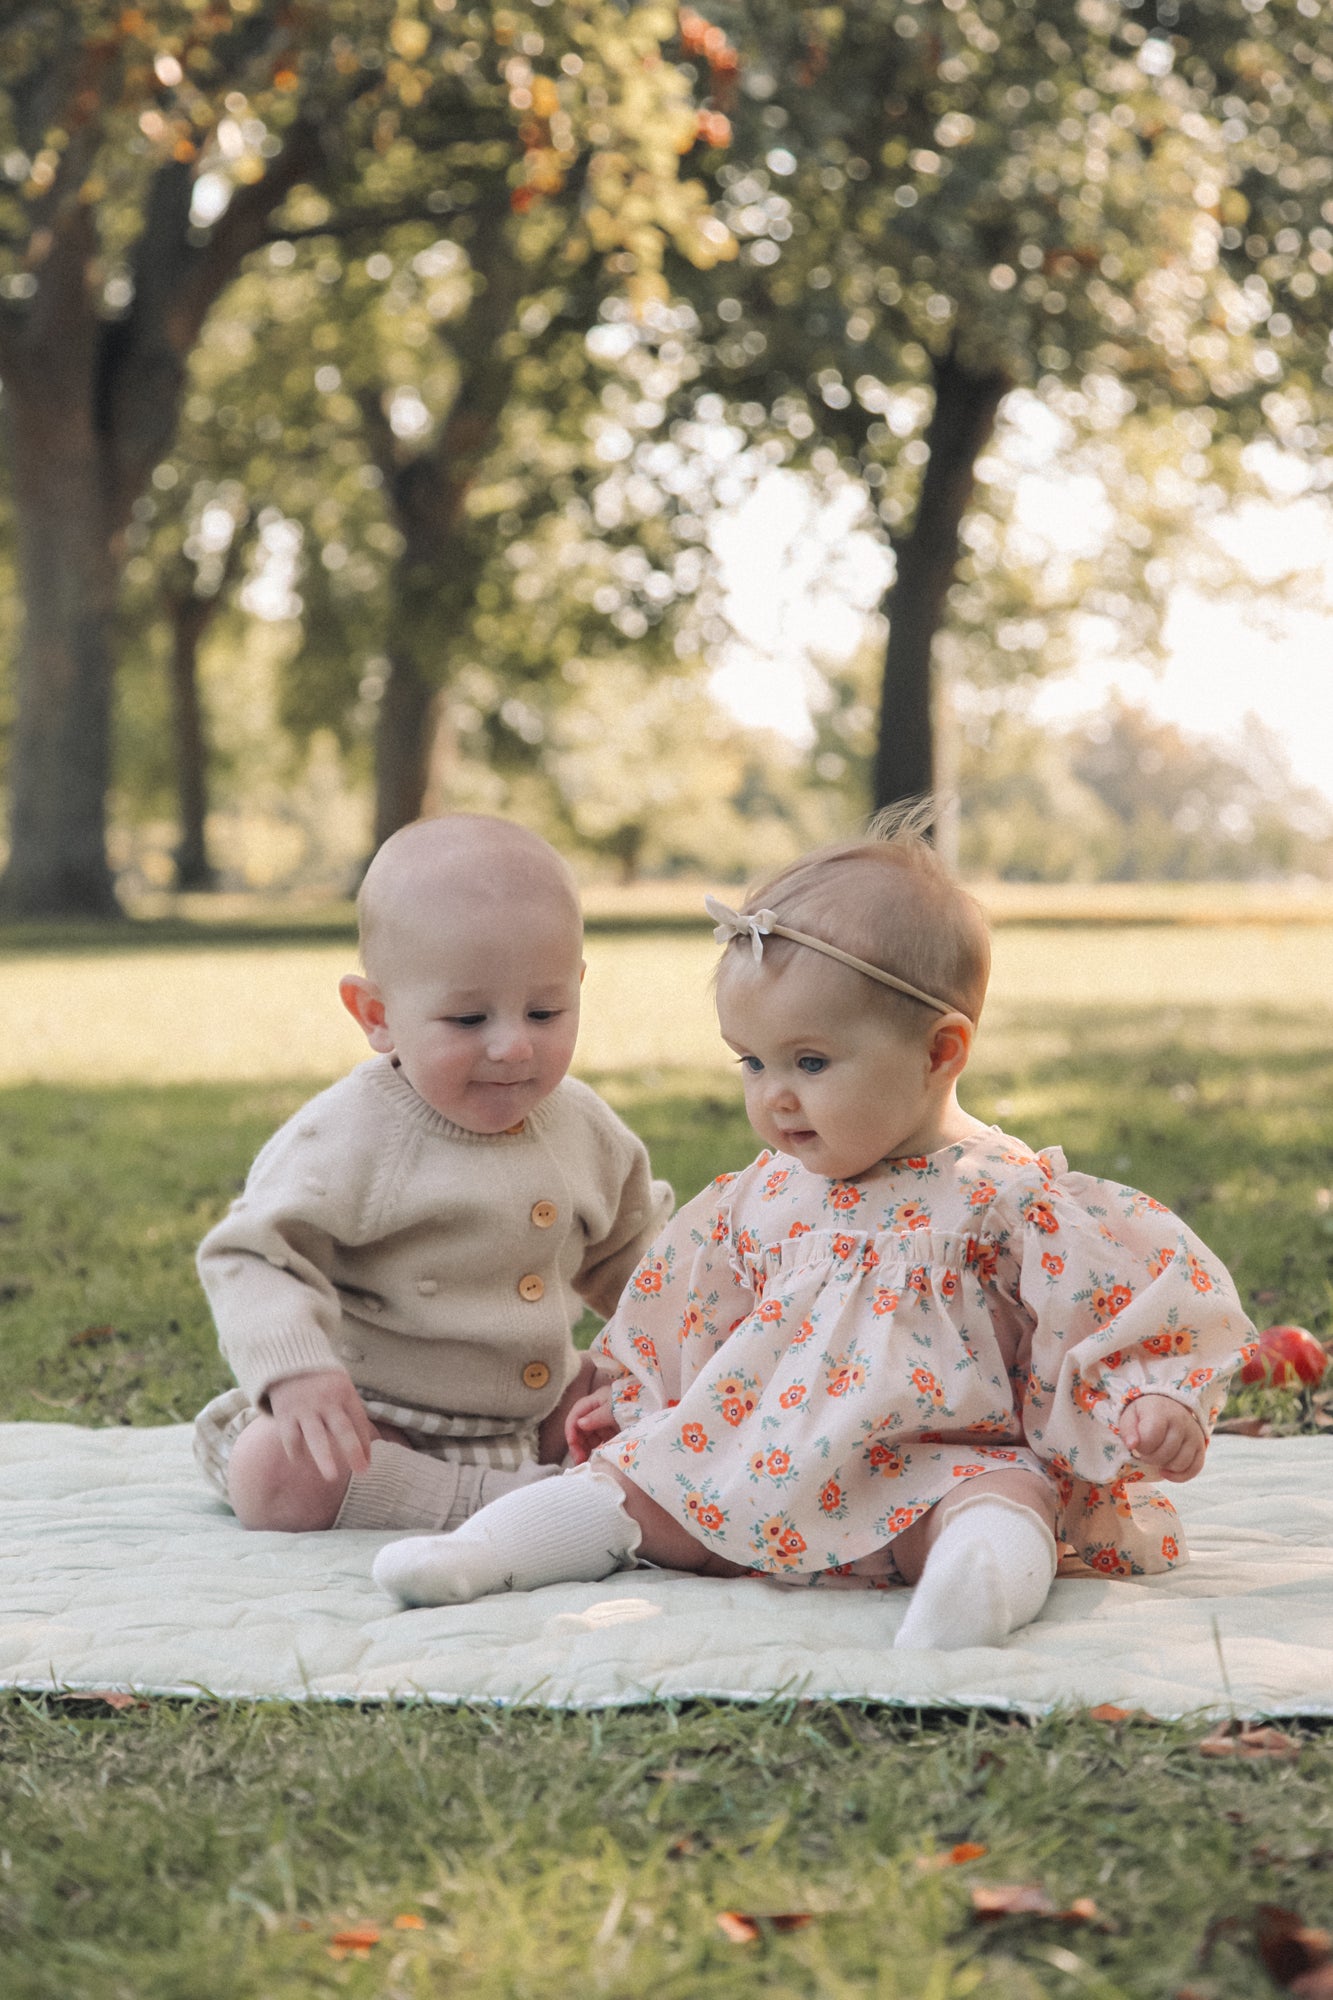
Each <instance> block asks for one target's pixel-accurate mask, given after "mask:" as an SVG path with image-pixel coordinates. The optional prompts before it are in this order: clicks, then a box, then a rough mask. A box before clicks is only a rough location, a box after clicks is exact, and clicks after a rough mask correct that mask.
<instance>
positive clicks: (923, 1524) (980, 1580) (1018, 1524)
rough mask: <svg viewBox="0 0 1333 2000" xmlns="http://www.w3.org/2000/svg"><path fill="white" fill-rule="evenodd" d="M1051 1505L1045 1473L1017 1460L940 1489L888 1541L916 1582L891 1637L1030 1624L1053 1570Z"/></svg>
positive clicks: (962, 1640) (954, 1641)
mask: <svg viewBox="0 0 1333 2000" xmlns="http://www.w3.org/2000/svg"><path fill="white" fill-rule="evenodd" d="M1055 1512H1056V1495H1055V1488H1054V1486H1053V1485H1052V1483H1051V1481H1050V1480H1049V1479H1047V1478H1045V1477H1044V1475H1043V1474H1041V1473H1038V1472H1029V1471H1026V1470H1023V1469H1021V1468H1019V1467H1014V1468H1013V1469H1012V1470H1009V1469H1006V1470H1004V1471H999V1472H990V1473H983V1474H982V1475H981V1477H980V1478H977V1479H971V1480H969V1481H968V1483H967V1484H966V1485H965V1486H956V1487H955V1488H954V1489H953V1491H952V1492H951V1493H948V1494H946V1495H945V1497H944V1499H943V1500H941V1501H939V1502H938V1504H937V1505H936V1506H934V1507H932V1508H931V1510H930V1512H929V1514H927V1515H925V1516H924V1517H923V1518H922V1519H921V1520H920V1521H918V1522H916V1523H914V1524H913V1526H912V1527H911V1528H908V1529H906V1530H905V1531H904V1532H903V1533H902V1534H901V1535H899V1537H898V1538H897V1540H896V1541H895V1542H894V1544H893V1553H894V1558H895V1560H896V1561H897V1564H898V1567H899V1569H900V1571H901V1572H902V1575H903V1576H904V1578H905V1579H906V1581H907V1582H909V1583H915V1585H916V1588H915V1590H914V1591H913V1593H912V1601H911V1603H910V1604H909V1606H908V1608H907V1616H906V1617H905V1618H904V1620H903V1622H902V1625H901V1626H900V1628H899V1631H898V1636H897V1638H896V1639H895V1640H894V1644H895V1646H901V1647H905V1648H912V1649H931V1648H938V1649H940V1650H951V1649H953V1648H955V1647H961V1646H998V1645H1000V1644H1001V1643H1002V1641H1003V1640H1004V1639H1006V1638H1007V1637H1008V1635H1009V1633H1011V1632H1014V1631H1016V1630H1017V1629H1018V1627H1019V1626H1020V1625H1026V1624H1029V1623H1030V1622H1031V1620H1032V1619H1034V1618H1035V1617H1036V1616H1037V1613H1038V1612H1039V1611H1040V1610H1041V1607H1042V1605H1043V1604H1044V1603H1045V1602H1046V1598H1047V1595H1048V1593H1049V1591H1050V1587H1051V1582H1052V1579H1053V1578H1054V1575H1055V1563H1056V1554H1057V1551H1056V1546H1055V1534H1054V1527H1055Z"/></svg>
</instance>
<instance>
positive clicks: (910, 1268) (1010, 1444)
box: [593, 1127, 1254, 1583]
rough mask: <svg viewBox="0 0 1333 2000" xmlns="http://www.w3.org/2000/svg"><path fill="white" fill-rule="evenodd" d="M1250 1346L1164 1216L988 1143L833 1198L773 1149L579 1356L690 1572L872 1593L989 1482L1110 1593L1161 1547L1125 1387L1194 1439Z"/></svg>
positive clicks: (699, 1200) (894, 1167) (1173, 1548)
mask: <svg viewBox="0 0 1333 2000" xmlns="http://www.w3.org/2000/svg"><path fill="white" fill-rule="evenodd" d="M1253 1336H1254V1329H1253V1328H1252V1326H1251V1325H1250V1322H1249V1321H1248V1320H1247V1318H1246V1317H1245V1314H1244V1312H1243V1311H1242V1309H1241V1306H1240V1302H1239V1300H1238V1298H1237V1295H1236V1290H1235V1286H1234V1285H1233V1283H1232V1281H1231V1278H1230V1276H1229V1275H1228V1273H1227V1272H1226V1270H1225V1269H1224V1268H1223V1266H1222V1265H1221V1264H1220V1263H1219V1262H1218V1261H1217V1259H1216V1258H1215V1257H1213V1256H1212V1255H1211V1254H1210V1253H1209V1251H1208V1250H1207V1249H1205V1247H1204V1245H1203V1244H1202V1243H1201V1242H1200V1241H1199V1239H1198V1237H1197V1236H1195V1235H1194V1234H1193V1232H1192V1231H1191V1230H1190V1229H1188V1228H1187V1227H1186V1225H1185V1224H1184V1223H1183V1222H1182V1221H1181V1220H1180V1218H1179V1217H1178V1216H1176V1215H1173V1214H1172V1213H1171V1211H1170V1210H1169V1209H1166V1208H1164V1207H1163V1206H1162V1204H1161V1203H1160V1202H1157V1201H1153V1200H1152V1199H1151V1198H1150V1197H1149V1196H1147V1195H1144V1194H1139V1193H1138V1192H1137V1191H1136V1190H1135V1189H1133V1188H1128V1187H1122V1186H1119V1185H1118V1184H1117V1183H1115V1182H1112V1181H1104V1180H1097V1179H1094V1178H1093V1177H1092V1176H1090V1175H1088V1174H1082V1173H1071V1172H1070V1171H1069V1169H1068V1168H1067V1166H1066V1164H1065V1160H1064V1156H1063V1155H1062V1154H1061V1153H1060V1152H1059V1151H1058V1150H1056V1149H1052V1150H1050V1151H1048V1152H1046V1153H1034V1152H1033V1151H1031V1149H1030V1148H1029V1147H1027V1146H1026V1145H1024V1144H1023V1143H1022V1141H1021V1140H1018V1139H1011V1138H1009V1137H1007V1136H1006V1135H1005V1134H1004V1133H1003V1132H1001V1131H999V1130H998V1129H997V1128H995V1127H992V1128H990V1129H989V1130H987V1131H985V1132H980V1133H977V1134H976V1135H974V1136H972V1137H969V1138H967V1139H964V1140H962V1141H960V1142H959V1143H957V1144H955V1145H951V1146H946V1147H944V1148H943V1149H942V1150H941V1151H939V1152H936V1153H932V1154H930V1155H928V1156H922V1157H919V1158H914V1159H903V1160H886V1161H883V1162H881V1163H880V1164H879V1165H878V1166H876V1167H873V1168H872V1169H871V1170H870V1171H869V1172H867V1173H865V1174H859V1175H857V1176H856V1177H855V1178H854V1179H850V1180H845V1181H830V1180H827V1179H825V1178H823V1177H821V1176H819V1175H817V1174H813V1173H810V1172H809V1171H808V1170H807V1169H806V1168H804V1167H803V1166H801V1165H800V1163H799V1162H798V1161H796V1160H794V1159H791V1158H790V1157H788V1156H787V1155H785V1154H782V1153H771V1152H765V1153H761V1154H760V1156H759V1158H758V1159H757V1160H755V1161H754V1162H753V1164H752V1165H750V1166H748V1167H746V1168H745V1169H744V1170H743V1172H741V1173H738V1174H723V1175H721V1176H720V1178H719V1179H718V1180H717V1181H716V1182H714V1183H713V1184H712V1185H711V1186H710V1187H708V1188H705V1189H704V1191H703V1193H702V1194H700V1195H698V1196H696V1198H695V1199H694V1200H693V1201H691V1202H689V1203H688V1204H687V1205H686V1206H685V1207H684V1208H683V1209H681V1210H680V1212H679V1213H678V1214H677V1215H676V1217H675V1218H674V1220H673V1221H672V1222H671V1223H670V1224H668V1226H667V1228H666V1230H665V1231H664V1232H663V1233H662V1235H660V1236H659V1237H658V1238H657V1240H656V1242H655V1243H654V1244H653V1246H652V1248H651V1249H650V1251H649V1252H648V1254H647V1256H646V1257H645V1258H644V1260H643V1262H642V1263H641V1264H640V1266H639V1269H638V1271H637V1272H636V1274H635V1276H634V1277H633V1278H632V1279H631V1281H630V1284H629V1286H628V1288H627V1289H626V1291H625V1293H624V1295H623V1297H622V1299H621V1302H620V1305H619V1307H618V1309H617V1311H616V1314H615V1317H614V1318H613V1319H611V1320H610V1321H608V1323H607V1324H606V1326H605V1327H603V1329H602V1331H601V1333H600V1334H599V1335H598V1337H597V1340H596V1342H595V1343H594V1347H593V1353H594V1355H595V1356H596V1358H597V1360H598V1362H599V1364H600V1366H601V1367H602V1369H603V1370H605V1371H607V1372H609V1373H610V1374H611V1375H612V1377H613V1383H612V1393H613V1407H614V1410H615V1415H616V1419H617V1422H618V1423H619V1424H620V1426H621V1434H620V1435H619V1436H618V1437H616V1438H614V1439H613V1440H611V1441H610V1442H609V1443H607V1444H604V1445H602V1446H601V1447H600V1448H599V1450H600V1455H601V1456H602V1457H604V1458H606V1459H608V1460H609V1461H610V1462H611V1463H612V1464H613V1465H617V1466H620V1467H622V1468H623V1469H624V1471H625V1472H626V1473H627V1474H628V1476H629V1477H630V1478H631V1479H632V1480H633V1481H634V1482H635V1484H636V1485H638V1486H639V1487H641V1488H642V1489H643V1490H644V1491H645V1492H646V1493H648V1494H649V1495H651V1497H652V1498H653V1499H654V1500H656V1501H657V1502H658V1504H659V1505H660V1506H662V1507H664V1508H665V1509H666V1510H667V1512H668V1513H669V1514H672V1515H673V1516H674V1517H675V1518H676V1519H677V1520H678V1521H680V1522H681V1523H682V1525H683V1526H685V1527H686V1528H688V1529H689V1530H690V1531H691V1533H693V1534H694V1535H695V1536H696V1537H697V1539H698V1540H699V1541H700V1542H702V1543H703V1544H704V1545H705V1546H706V1547H707V1548H709V1549H710V1550H712V1551H714V1552H716V1553H718V1554H721V1555H723V1556H726V1557H728V1558H730V1559H731V1560H732V1561H734V1562H738V1563H741V1564H743V1565H745V1566H746V1567H748V1568H751V1569H754V1570H757V1571H761V1572H763V1573H765V1574H767V1575H772V1576H780V1577H785V1578H789V1579H792V1580H799V1581H804V1582H816V1581H820V1582H825V1583H828V1582H835V1581H842V1582H844V1583H850V1582H853V1581H875V1580H879V1581H883V1580H886V1579H888V1578H891V1577H892V1576H893V1575H894V1573H895V1571H894V1565H893V1563H892V1557H891V1545H892V1543H893V1540H894V1538H895V1536H897V1535H899V1534H901V1533H902V1531H903V1529H904V1528H907V1527H909V1526H910V1525H911V1524H912V1522H914V1521H916V1520H919V1519H920V1517H921V1516H922V1515H923V1514H924V1513H926V1511H927V1510H928V1509H929V1508H931V1507H933V1506H934V1505H935V1503H936V1502H937V1501H938V1500H940V1499H942V1498H943V1497H944V1495H945V1494H946V1493H948V1492H950V1491H951V1490H952V1488H953V1487H955V1486H958V1485H960V1484H962V1483H963V1482H965V1481H967V1480H969V1479H976V1478H978V1477H980V1476H981V1475H982V1474H983V1473H987V1472H991V1471H994V1470H996V1469H997V1468H999V1467H1001V1466H1024V1467H1027V1468H1028V1469H1030V1470H1034V1471H1039V1472H1042V1473H1044V1474H1045V1475H1046V1476H1047V1477H1049V1478H1050V1480H1051V1481H1052V1483H1053V1486H1054V1488H1055V1490H1056V1494H1057V1496H1058V1514H1059V1521H1058V1527H1057V1532H1058V1533H1059V1534H1060V1535H1061V1536H1062V1537H1063V1539H1064V1540H1066V1541H1067V1542H1069V1543H1070V1544H1071V1545H1072V1546H1073V1548H1074V1549H1075V1551H1076V1552H1077V1553H1078V1554H1079V1555H1080V1556H1082V1558H1083V1559H1084V1561H1085V1562H1087V1563H1089V1564H1091V1566H1092V1567H1093V1568H1094V1569H1096V1570H1099V1571H1102V1572H1103V1573H1104V1574H1107V1575H1110V1576H1138V1575H1142V1574H1145V1573H1151V1572H1153V1571H1158V1570H1165V1569H1170V1568H1171V1567H1173V1565H1175V1564H1176V1563H1178V1562H1180V1561H1182V1560H1183V1559H1184V1557H1185V1545H1184V1537H1183V1535H1182V1533H1181V1529H1180V1524H1179V1521H1178V1520H1177V1517H1176V1512H1175V1509H1174V1507H1173V1506H1172V1505H1171V1502H1170V1501H1169V1500H1168V1499H1167V1497H1166V1495H1165V1494H1164V1493H1162V1492H1161V1491H1159V1490H1158V1489H1157V1488H1155V1487H1153V1486H1151V1485H1149V1484H1147V1483H1145V1482H1144V1480H1143V1475H1142V1473H1141V1472H1140V1471H1139V1469H1138V1468H1137V1467H1136V1466H1135V1465H1134V1463H1133V1461H1132V1460H1131V1459H1130V1457H1129V1454H1128V1452H1127V1451H1126V1449H1125V1447H1124V1445H1123V1444H1122V1442H1121V1440H1120V1436H1119V1433H1118V1431H1117V1429H1116V1424H1117V1421H1118V1419H1119V1417H1120V1414H1121V1412H1122V1410H1123V1409H1124V1408H1125V1405H1126V1404H1127V1403H1128V1402H1130V1401H1131V1400H1132V1399H1133V1398H1134V1397H1136V1396H1141V1395H1145V1394H1147V1393H1149V1392H1152V1393H1154V1394H1161V1395H1166V1396H1170V1397H1171V1398H1172V1399H1173V1400H1174V1401H1176V1402H1179V1403H1182V1404H1184V1406H1185V1407H1186V1408H1187V1409H1188V1410H1190V1411H1191V1412H1192V1413H1193V1414H1194V1415H1195V1416H1196V1417H1197V1418H1198V1420H1199V1422H1200V1423H1201V1424H1202V1425H1203V1427H1204V1429H1205V1431H1210V1430H1211V1427H1212V1424H1213V1422H1214V1421H1215V1419H1216V1417H1217V1415H1218V1412H1219V1411H1220V1409H1221V1407H1222V1404H1223V1402H1224V1401H1225V1398H1226V1391H1227V1381H1228V1377H1229V1376H1230V1374H1231V1371H1232V1370H1233V1369H1234V1368H1235V1367H1236V1366H1237V1365H1238V1363H1239V1362H1240V1361H1241V1360H1243V1359H1244V1358H1246V1357H1247V1356H1248V1355H1249V1353H1250V1352H1252V1348H1251V1347H1250V1345H1249V1343H1250V1342H1251V1341H1252V1339H1253Z"/></svg>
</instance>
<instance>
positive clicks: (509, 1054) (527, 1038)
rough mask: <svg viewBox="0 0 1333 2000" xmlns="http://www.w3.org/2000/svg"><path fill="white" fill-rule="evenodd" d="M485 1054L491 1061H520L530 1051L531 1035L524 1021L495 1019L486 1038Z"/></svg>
mask: <svg viewBox="0 0 1333 2000" xmlns="http://www.w3.org/2000/svg"><path fill="white" fill-rule="evenodd" d="M486 1052H487V1054H488V1055H489V1056H490V1058H491V1061H492V1062H521V1061H522V1060H523V1058H524V1057H525V1056H529V1055H531V1053H532V1036H531V1034H530V1033H529V1031H528V1025H527V1022H526V1021H497V1022H496V1023H495V1025H494V1027H493V1028H492V1029H491V1032H490V1035H489V1036H488V1038H487V1050H486Z"/></svg>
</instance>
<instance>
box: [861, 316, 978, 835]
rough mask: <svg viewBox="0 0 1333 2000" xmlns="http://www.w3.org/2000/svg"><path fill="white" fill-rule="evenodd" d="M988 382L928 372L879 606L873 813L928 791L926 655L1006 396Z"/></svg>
mask: <svg viewBox="0 0 1333 2000" xmlns="http://www.w3.org/2000/svg"><path fill="white" fill-rule="evenodd" d="M1009 387H1010V384H1009V381H1008V378H1007V377H1006V376H1004V375H1002V374H999V373H998V372H993V373H988V374H979V375H978V374H973V373H972V372H971V371H970V370H968V369H967V368H966V367H964V366H963V364H962V363H961V362H960V361H959V360H958V358H957V356H956V355H955V354H954V353H953V352H952V351H951V352H950V353H948V354H946V355H945V356H944V357H943V358H942V359H941V360H939V361H938V362H936V364H935V407H934V410H933V412H932V414H931V419H930V424H929V427H928V429H927V431H926V443H927V445H928V446H929V448H930V459H929V461H928V463H927V466H926V471H925V477H924V479H923V481H922V486H921V499H920V503H919V505H918V507H917V512H916V520H915V521H914V522H913V524H912V532H911V534H910V535H907V536H905V537H904V538H903V539H902V540H901V541H900V542H898V543H896V544H895V553H896V555H897V573H896V575H895V577H894V581H893V584H892V585H891V587H890V589H889V591H888V593H887V595H886V596H885V599H884V612H885V616H886V617H887V618H888V621H889V643H888V650H887V652H886V654H885V660H884V693H883V700H882V702H881V706H880V721H879V741H878V744H877V747H876V752H875V768H874V803H875V809H876V811H878V810H879V809H880V808H881V807H883V806H889V805H895V804H897V802H898V801H899V800H900V799H910V798H917V797H919V796H920V795H921V794H922V793H925V792H929V791H931V790H932V789H933V787H934V783H935V741H934V727H933V716H932V694H933V687H932V677H931V652H932V649H933V646H934V641H935V634H936V632H937V631H938V630H939V628H940V625H941V624H942V623H943V619H944V610H945V600H946V598H947V596H948V592H949V586H950V584H951V583H952V582H953V578H954V571H955V569H956V567H957V563H958V530H959V528H960V527H961V525H962V520H963V515H964V514H965V513H966V511H967V507H968V502H969V501H970V500H971V498H972V487H973V483H974V480H975V472H976V462H977V459H978V458H979V457H980V455H981V452H982V450H983V449H984V447H985V444H986V441H987V439H988V438H989V437H990V434H991V432H992V430H993V429H994V427H995V417H996V412H997V411H998V409H999V407H1000V403H1001V401H1002V399H1003V397H1004V395H1005V393H1006V391H1007V390H1008V389H1009Z"/></svg>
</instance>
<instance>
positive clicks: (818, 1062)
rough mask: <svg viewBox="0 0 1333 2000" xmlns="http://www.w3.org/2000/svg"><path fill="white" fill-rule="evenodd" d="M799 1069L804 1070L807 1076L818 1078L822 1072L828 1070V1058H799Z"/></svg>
mask: <svg viewBox="0 0 1333 2000" xmlns="http://www.w3.org/2000/svg"><path fill="white" fill-rule="evenodd" d="M796 1067H797V1069H803V1070H804V1071H805V1073H806V1075H807V1076H818V1075H819V1072H820V1070H822V1069H827V1068H828V1057H827V1056H798V1057H797V1058H796Z"/></svg>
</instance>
